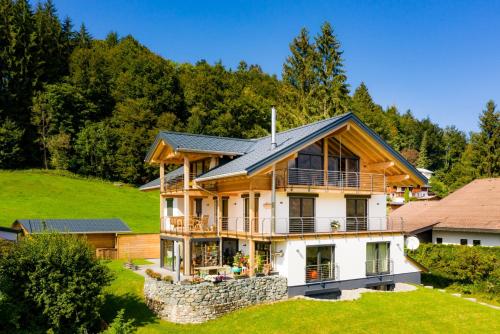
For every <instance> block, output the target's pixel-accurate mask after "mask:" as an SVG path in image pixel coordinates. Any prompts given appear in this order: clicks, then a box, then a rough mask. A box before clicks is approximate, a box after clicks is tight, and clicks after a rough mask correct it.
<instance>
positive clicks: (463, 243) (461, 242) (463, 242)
mask: <svg viewBox="0 0 500 334" xmlns="http://www.w3.org/2000/svg"><path fill="white" fill-rule="evenodd" d="M467 244H468V242H467V239H460V245H463V246H467Z"/></svg>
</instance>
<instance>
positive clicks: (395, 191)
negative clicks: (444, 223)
mask: <svg viewBox="0 0 500 334" xmlns="http://www.w3.org/2000/svg"><path fill="white" fill-rule="evenodd" d="M417 170H418V171H419V172H420V173H421V174H422V175H424V176H425V177H426V178H427V180H430V178H431V177H432V174H434V172H433V171H430V170H428V169H425V168H417ZM407 189H408V195H409V198H410V199H412V198H415V199H418V200H434V199H437V198H436V196H434V195H432V194H431V193H430V189H431V186H430V185H429V184H428V183H426V184H424V185H409V186H408V185H404V186H392V187H389V188H388V190H387V192H388V193H389V198H390V200H391V201H390V202H389V205H390V207H391V209H393V210H394V209H397V208H399V207H400V206H402V205H404V204H405V192H406V190H407Z"/></svg>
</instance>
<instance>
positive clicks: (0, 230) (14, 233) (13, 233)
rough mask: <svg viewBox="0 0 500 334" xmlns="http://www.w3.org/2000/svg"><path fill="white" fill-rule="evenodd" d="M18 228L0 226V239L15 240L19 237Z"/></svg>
mask: <svg viewBox="0 0 500 334" xmlns="http://www.w3.org/2000/svg"><path fill="white" fill-rule="evenodd" d="M19 233H20V231H19V230H16V229H14V228H8V227H2V226H0V239H2V240H8V241H17V240H18V237H19Z"/></svg>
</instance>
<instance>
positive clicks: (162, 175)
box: [160, 161, 165, 193]
mask: <svg viewBox="0 0 500 334" xmlns="http://www.w3.org/2000/svg"><path fill="white" fill-rule="evenodd" d="M164 191H165V163H164V162H163V161H161V162H160V193H162V192H164Z"/></svg>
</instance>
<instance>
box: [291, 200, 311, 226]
mask: <svg viewBox="0 0 500 334" xmlns="http://www.w3.org/2000/svg"><path fill="white" fill-rule="evenodd" d="M314 204H315V201H314V197H290V198H289V225H290V226H289V228H288V229H289V233H311V232H314V220H315V219H314V216H315V212H314V211H315V210H314Z"/></svg>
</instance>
